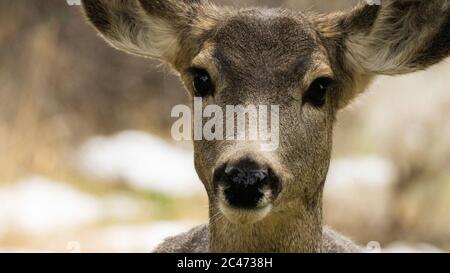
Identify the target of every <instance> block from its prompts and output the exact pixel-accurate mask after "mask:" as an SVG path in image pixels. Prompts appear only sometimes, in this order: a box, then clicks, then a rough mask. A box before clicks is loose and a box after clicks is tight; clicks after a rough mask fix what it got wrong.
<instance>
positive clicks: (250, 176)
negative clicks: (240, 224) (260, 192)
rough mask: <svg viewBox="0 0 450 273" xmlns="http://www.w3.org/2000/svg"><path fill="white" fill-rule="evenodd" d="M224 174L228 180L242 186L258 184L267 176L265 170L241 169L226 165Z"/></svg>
mask: <svg viewBox="0 0 450 273" xmlns="http://www.w3.org/2000/svg"><path fill="white" fill-rule="evenodd" d="M225 175H226V178H227V180H228V182H231V183H233V184H239V185H241V186H244V187H246V186H252V185H257V184H260V183H262V182H263V181H264V180H265V179H267V177H268V176H269V174H268V171H266V170H243V169H241V168H238V167H234V166H228V167H227V168H226V169H225Z"/></svg>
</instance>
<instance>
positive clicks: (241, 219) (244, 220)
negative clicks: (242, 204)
mask: <svg viewBox="0 0 450 273" xmlns="http://www.w3.org/2000/svg"><path fill="white" fill-rule="evenodd" d="M219 209H220V210H221V211H222V213H223V215H225V217H226V218H227V219H228V220H229V221H230V222H232V223H235V224H242V225H249V224H254V223H256V222H258V221H260V220H262V219H264V217H266V216H267V215H268V214H269V212H270V211H271V209H272V205H271V204H268V205H266V206H264V207H259V208H254V209H236V208H232V207H230V206H229V205H227V204H225V203H224V202H219Z"/></svg>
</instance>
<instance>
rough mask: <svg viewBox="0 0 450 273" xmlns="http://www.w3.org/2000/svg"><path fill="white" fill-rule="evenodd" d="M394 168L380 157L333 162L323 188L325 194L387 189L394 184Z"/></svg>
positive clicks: (352, 158) (354, 158)
mask: <svg viewBox="0 0 450 273" xmlns="http://www.w3.org/2000/svg"><path fill="white" fill-rule="evenodd" d="M395 177H396V171H395V166H394V165H393V163H392V162H390V161H389V160H387V159H384V158H382V157H376V156H366V157H351V158H343V159H337V160H333V161H332V162H331V165H330V170H329V172H328V178H327V182H326V186H325V190H326V191H327V192H342V191H344V192H345V191H348V190H349V189H351V188H362V187H366V188H378V189H387V188H388V187H389V186H391V185H392V184H393V183H394V180H395Z"/></svg>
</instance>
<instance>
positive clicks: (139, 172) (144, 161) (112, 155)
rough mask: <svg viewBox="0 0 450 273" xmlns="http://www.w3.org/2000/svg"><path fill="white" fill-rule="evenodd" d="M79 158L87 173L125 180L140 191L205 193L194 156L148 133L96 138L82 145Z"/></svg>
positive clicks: (127, 133)
mask: <svg viewBox="0 0 450 273" xmlns="http://www.w3.org/2000/svg"><path fill="white" fill-rule="evenodd" d="M79 159H80V167H81V169H82V170H83V171H84V172H85V173H87V174H89V175H93V176H96V177H100V178H103V179H109V180H124V181H125V182H127V183H129V184H130V185H131V186H132V187H135V188H137V189H147V190H154V191H159V192H163V193H167V194H173V195H191V194H193V193H198V192H202V191H203V188H202V185H201V183H200V181H199V179H198V176H197V174H196V172H195V169H194V157H193V153H192V152H191V151H189V150H183V149H180V148H178V147H176V146H174V145H172V144H169V143H167V142H165V141H163V140H161V139H159V138H156V137H154V136H152V135H150V134H147V133H144V132H138V131H126V132H122V133H119V134H117V135H115V136H112V137H95V138H92V139H90V140H88V141H87V142H86V143H85V144H84V145H82V146H81V148H80V152H79Z"/></svg>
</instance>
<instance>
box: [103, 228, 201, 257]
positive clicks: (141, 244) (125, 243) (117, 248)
mask: <svg viewBox="0 0 450 273" xmlns="http://www.w3.org/2000/svg"><path fill="white" fill-rule="evenodd" d="M196 225H197V223H192V222H155V223H152V224H145V225H117V226H113V227H108V228H105V229H102V230H100V231H98V232H95V234H94V236H95V238H96V239H94V240H97V245H101V246H102V247H104V248H105V249H108V250H111V251H113V252H136V251H137V252H147V253H148V252H151V251H152V250H153V249H154V248H156V247H157V246H158V245H159V244H160V243H162V242H163V240H164V239H166V238H167V237H171V236H175V235H178V234H180V233H183V232H186V231H188V230H189V229H191V228H193V227H194V226H196Z"/></svg>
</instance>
